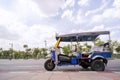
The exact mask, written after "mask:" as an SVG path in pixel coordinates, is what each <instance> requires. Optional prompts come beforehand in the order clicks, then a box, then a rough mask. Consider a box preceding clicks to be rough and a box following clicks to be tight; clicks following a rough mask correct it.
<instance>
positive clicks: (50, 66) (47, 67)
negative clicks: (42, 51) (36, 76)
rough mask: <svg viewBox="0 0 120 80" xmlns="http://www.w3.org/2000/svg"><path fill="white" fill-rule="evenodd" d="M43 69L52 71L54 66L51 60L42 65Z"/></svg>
mask: <svg viewBox="0 0 120 80" xmlns="http://www.w3.org/2000/svg"><path fill="white" fill-rule="evenodd" d="M44 68H45V69H46V70H47V71H52V70H53V69H54V68H55V64H54V62H53V60H51V59H48V60H47V61H46V62H45V64H44Z"/></svg>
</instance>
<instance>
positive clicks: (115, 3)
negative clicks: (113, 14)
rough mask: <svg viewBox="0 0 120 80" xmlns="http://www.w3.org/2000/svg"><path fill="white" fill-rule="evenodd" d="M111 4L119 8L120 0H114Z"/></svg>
mask: <svg viewBox="0 0 120 80" xmlns="http://www.w3.org/2000/svg"><path fill="white" fill-rule="evenodd" d="M113 6H114V7H115V8H120V0H114V3H113Z"/></svg>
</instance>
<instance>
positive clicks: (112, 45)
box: [110, 41, 120, 52]
mask: <svg viewBox="0 0 120 80" xmlns="http://www.w3.org/2000/svg"><path fill="white" fill-rule="evenodd" d="M110 43H111V44H110V47H111V51H112V52H114V50H116V48H117V47H118V46H119V45H120V43H119V42H118V41H110Z"/></svg>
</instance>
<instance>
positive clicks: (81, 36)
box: [44, 31, 112, 71]
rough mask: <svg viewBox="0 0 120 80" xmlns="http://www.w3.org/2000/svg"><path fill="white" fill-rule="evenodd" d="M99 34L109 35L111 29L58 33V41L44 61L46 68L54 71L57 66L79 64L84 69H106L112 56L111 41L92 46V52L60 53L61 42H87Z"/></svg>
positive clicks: (93, 39)
mask: <svg viewBox="0 0 120 80" xmlns="http://www.w3.org/2000/svg"><path fill="white" fill-rule="evenodd" d="M99 35H109V40H110V32H109V31H97V32H82V33H71V34H64V35H56V40H57V41H56V43H55V45H54V49H52V50H51V53H50V54H48V55H47V57H48V58H49V59H47V60H46V61H45V63H44V68H45V69H46V70H47V71H52V70H53V69H54V68H55V66H67V65H79V66H81V67H82V68H84V69H87V68H88V67H90V68H91V70H93V71H104V70H105V66H106V65H107V63H108V59H109V58H111V55H112V51H111V50H109V48H110V42H107V43H104V44H102V45H100V46H95V47H94V48H92V50H91V52H88V53H87V54H83V52H81V51H77V52H76V53H77V55H65V54H60V52H59V49H60V48H61V47H60V46H59V44H60V42H85V41H93V42H94V41H95V39H96V38H97V37H98V36H99Z"/></svg>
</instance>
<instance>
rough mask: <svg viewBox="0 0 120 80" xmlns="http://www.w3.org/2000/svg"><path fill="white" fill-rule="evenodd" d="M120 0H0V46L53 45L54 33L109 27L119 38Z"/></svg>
mask: <svg viewBox="0 0 120 80" xmlns="http://www.w3.org/2000/svg"><path fill="white" fill-rule="evenodd" d="M119 21H120V0H0V48H3V49H9V48H11V44H13V48H14V49H16V50H22V49H23V45H24V44H27V45H28V46H29V47H31V48H35V47H45V40H46V41H47V47H49V46H53V45H54V42H55V34H56V33H59V34H68V33H75V32H88V31H104V30H107V31H110V32H111V39H112V40H118V41H120V22H119Z"/></svg>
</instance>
